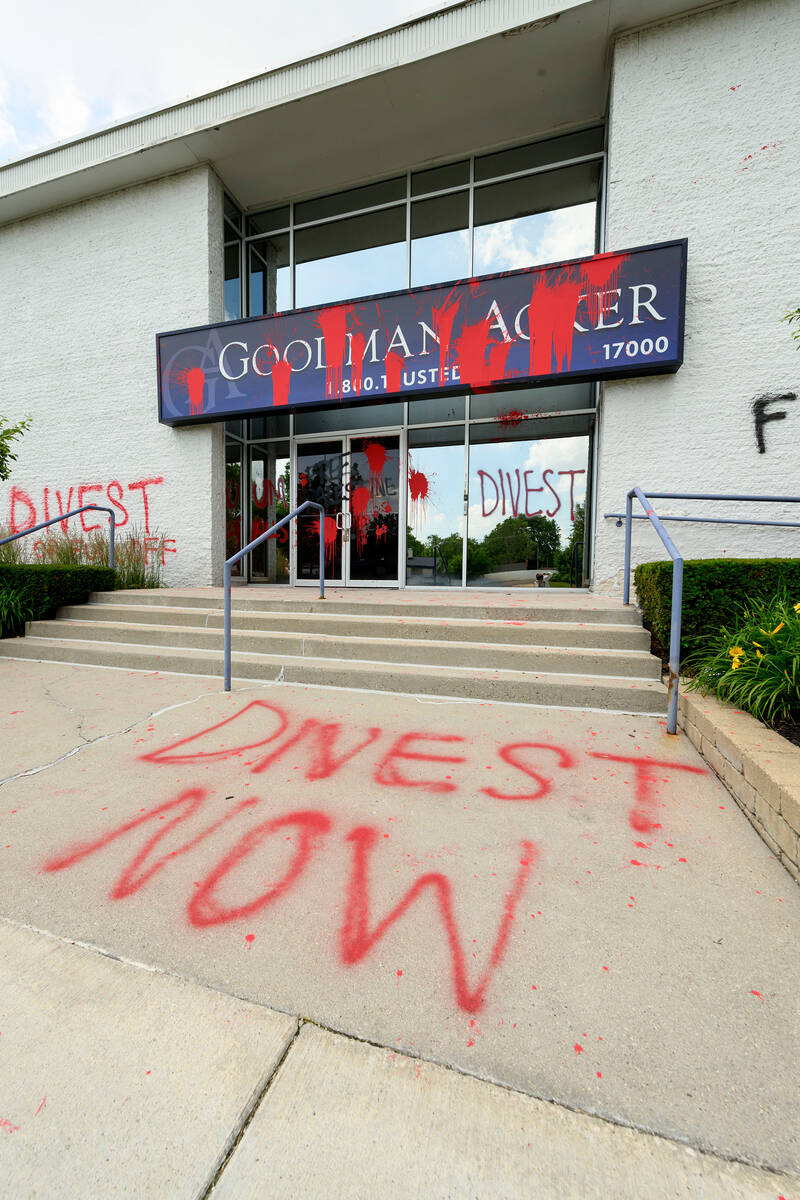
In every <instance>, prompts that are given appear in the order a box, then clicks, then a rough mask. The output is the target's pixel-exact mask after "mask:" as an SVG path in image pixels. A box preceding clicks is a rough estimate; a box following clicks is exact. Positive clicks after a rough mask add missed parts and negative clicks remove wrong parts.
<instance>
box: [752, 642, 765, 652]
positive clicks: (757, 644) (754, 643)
mask: <svg viewBox="0 0 800 1200" xmlns="http://www.w3.org/2000/svg"><path fill="white" fill-rule="evenodd" d="M753 645H754V646H759V647H760V648H761V649H762V650H763V649H764V647H763V646H762V645H761V642H753Z"/></svg>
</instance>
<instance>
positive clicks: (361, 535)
mask: <svg viewBox="0 0 800 1200" xmlns="http://www.w3.org/2000/svg"><path fill="white" fill-rule="evenodd" d="M368 506H369V489H368V488H365V487H357V488H356V489H355V491H354V492H353V495H352V498H351V500H350V511H351V513H352V514H353V524H354V525H355V527H356V548H357V549H358V550H359V552H361V551H363V550H364V548H365V546H366V544H367V525H368V523H369V518H368V516H367V508H368Z"/></svg>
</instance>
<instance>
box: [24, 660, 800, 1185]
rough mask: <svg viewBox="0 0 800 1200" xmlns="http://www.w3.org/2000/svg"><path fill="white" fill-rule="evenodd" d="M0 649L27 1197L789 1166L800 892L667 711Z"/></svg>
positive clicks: (701, 1181)
mask: <svg viewBox="0 0 800 1200" xmlns="http://www.w3.org/2000/svg"><path fill="white" fill-rule="evenodd" d="M1 669H2V694H3V697H4V699H5V700H6V704H5V705H4V711H3V714H2V717H0V727H1V728H2V733H0V737H2V747H3V750H2V759H0V778H2V780H3V782H2V783H0V854H1V855H2V860H0V861H2V863H3V868H4V869H3V873H2V876H1V877H0V878H2V892H0V914H1V915H2V916H3V917H4V918H5V924H4V925H3V927H2V928H1V929H0V941H2V943H3V945H2V949H0V955H2V962H3V964H4V965H3V967H2V968H0V998H1V1002H2V1010H1V1011H2V1017H1V1019H0V1062H2V1064H3V1070H2V1075H0V1079H2V1080H3V1082H2V1083H0V1163H3V1164H4V1165H6V1170H5V1171H4V1176H5V1178H6V1179H9V1178H10V1179H11V1180H12V1186H11V1189H10V1191H9V1194H11V1195H14V1196H28V1195H31V1196H33V1195H49V1194H59V1188H61V1189H63V1194H71V1195H76V1196H84V1195H85V1196H107V1195H126V1196H128V1195H130V1196H134V1195H136V1196H138V1195H140V1194H145V1193H147V1194H153V1195H163V1196H165V1197H167V1196H169V1197H172V1196H183V1195H186V1196H192V1197H195V1196H196V1197H201V1196H205V1195H208V1194H209V1190H210V1189H211V1191H210V1194H212V1195H213V1196H214V1197H215V1198H216V1197H217V1196H237V1197H238V1196H249V1195H253V1196H287V1195H303V1196H312V1197H316V1196H319V1197H329V1196H331V1197H332V1196H342V1197H351V1196H362V1195H371V1194H373V1193H374V1192H375V1190H376V1188H377V1191H378V1194H381V1195H387V1196H398V1197H400V1196H417V1195H420V1194H421V1193H422V1191H423V1190H424V1191H425V1192H426V1193H429V1194H430V1195H432V1196H434V1197H439V1196H441V1197H445V1196H447V1197H450V1196H453V1197H456V1196H458V1197H461V1196H466V1195H475V1196H480V1197H496V1196H509V1197H511V1196H514V1197H517V1196H522V1195H532V1196H533V1195H535V1196H537V1197H549V1196H554V1197H555V1196H569V1197H572V1196H576V1197H583V1196H586V1197H594V1196H597V1197H607V1196H611V1195H613V1196H620V1197H627V1196H631V1197H633V1196H636V1197H640V1196H642V1195H647V1196H659V1197H660V1196H663V1197H673V1196H684V1195H685V1196H709V1197H716V1196H720V1197H723V1196H725V1197H731V1196H742V1197H751V1196H752V1197H761V1196H764V1197H773V1198H777V1197H778V1196H779V1195H783V1196H784V1197H786V1200H797V1197H798V1196H800V1183H798V1178H799V1177H800V1150H799V1149H798V1138H797V1134H798V1129H797V1119H796V1111H797V1099H798V1097H797V1072H796V1062H795V1047H796V1044H797V1035H798V1032H800V1028H799V1026H798V1012H797V1000H796V997H797V994H798V970H797V953H796V932H797V919H798V915H800V903H798V893H797V889H796V887H795V886H794V884H793V882H792V881H791V879H789V877H788V876H787V875H786V873H785V872H784V870H783V869H782V868H781V867H780V865H779V864H777V863H776V862H775V860H774V859H773V858H772V856H771V855H770V853H769V851H768V850H767V848H766V847H765V846H764V844H763V843H762V842H761V841H760V839H759V838H758V837H757V835H756V834H755V833H754V831H753V830H752V828H751V827H750V826H749V824H748V823H747V821H746V820H745V819H744V817H743V816H742V814H741V813H740V812H739V811H738V810H737V809H736V808H735V806H734V805H733V803H732V801H731V800H730V798H729V796H728V794H727V792H725V790H724V789H723V788H722V787H721V785H720V784H719V783H718V782H717V781H716V780H715V779H713V778H711V777H710V776H709V775H708V774H707V773H706V771H705V769H704V766H703V763H702V760H701V759H700V758H699V756H698V755H697V754H696V752H695V751H694V749H693V747H692V746H691V745H690V744H689V743H688V742H687V741H686V739H684V738H680V739H673V738H668V737H667V735H666V734H665V733H664V726H663V723H662V722H661V721H659V720H658V719H656V718H651V717H637V718H631V717H622V716H617V715H613V714H608V713H578V712H563V713H559V712H555V711H548V710H531V709H530V708H524V707H520V706H515V705H503V704H482V703H477V702H468V701H437V700H431V699H430V698H424V699H415V698H413V697H408V696H402V697H400V696H394V695H390V694H381V695H375V694H370V693H363V692H348V691H345V690H336V689H324V688H308V687H299V686H290V685H270V686H250V687H246V688H239V689H237V690H235V691H234V692H233V693H232V694H230V695H225V694H223V693H222V692H220V691H219V689H218V684H216V683H215V682H214V681H211V680H207V679H202V678H185V677H179V676H163V675H144V674H139V673H134V672H132V673H124V672H119V671H112V670H103V669H92V668H84V667H68V666H64V665H59V664H38V663H34V662H16V661H6V662H3V663H2V668H1ZM72 943H79V944H80V945H79V946H75V945H74V944H72ZM116 960H123V961H116ZM287 1048H288V1051H287ZM279 1064H280V1065H279ZM276 1068H277V1073H276ZM148 1071H149V1072H150V1074H149V1075H148V1074H147V1072H148ZM469 1076H473V1077H475V1078H469ZM126 1096H127V1097H128V1099H127V1100H126V1099H125V1098H126ZM43 1097H46V1102H45V1103H44V1107H42V1108H39V1105H40V1104H41V1102H42V1099H43ZM553 1102H554V1103H553ZM37 1110H38V1111H37ZM253 1114H254V1115H253ZM251 1115H252V1120H251V1121H249V1123H248V1119H249V1117H250V1116H251ZM43 1118H45V1119H43ZM626 1127H627V1128H626ZM243 1130H244V1132H243V1133H242V1131H243ZM680 1143H683V1144H684V1145H681V1144H680ZM687 1147H688V1148H687ZM725 1160H729V1161H725ZM9 1172H10V1175H9ZM781 1172H783V1173H784V1174H783V1175H780V1174H779V1173H781ZM776 1173H777V1174H776ZM215 1180H216V1182H214V1181H215ZM212 1184H213V1188H212Z"/></svg>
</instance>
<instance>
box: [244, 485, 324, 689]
mask: <svg viewBox="0 0 800 1200" xmlns="http://www.w3.org/2000/svg"><path fill="white" fill-rule="evenodd" d="M307 508H316V509H318V510H319V598H320V600H324V599H325V509H324V508H323V507H322V505H321V504H317V502H316V500H304V501H303V503H302V504H300V505H299V506H298V507H297V508H295V509H293V510H292V511H291V512H290V513H287V514H286V516H285V517H283V518H282V519H281V520H280V521H278V522H277V523H276V524H275V525H271V526H270V528H269V529H266V530H265V531H264V532H263V533H261V534H259V536H258V537H257V538H254V540H253V541H252V542H249V543H248V544H247V545H246V546H243V547H242V549H241V550H237V551H236V553H235V554H232V555H231V557H230V558H228V559H226V561H225V567H224V569H223V580H222V586H223V589H224V602H225V617H224V627H225V646H224V654H225V691H226V692H229V691H230V690H231V567H232V566H234V565H235V564H236V563H237V562H239V560H240V559H241V558H244V556H245V554H249V553H250V551H251V550H255V548H256V546H260V545H261V543H262V542H265V541H266V540H267V538H270V537H272V536H273V534H275V533H277V532H278V530H279V529H282V528H283V526H284V525H286V524H287V522H288V521H291V520H292V519H293V518H294V517H297V516H299V514H300V513H301V512H303V511H304V510H305V509H307Z"/></svg>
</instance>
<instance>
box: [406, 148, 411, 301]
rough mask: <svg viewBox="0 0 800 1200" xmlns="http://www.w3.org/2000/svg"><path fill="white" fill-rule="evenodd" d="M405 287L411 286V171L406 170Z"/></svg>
mask: <svg viewBox="0 0 800 1200" xmlns="http://www.w3.org/2000/svg"><path fill="white" fill-rule="evenodd" d="M406 287H407V288H410V287H411V172H410V171H406Z"/></svg>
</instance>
